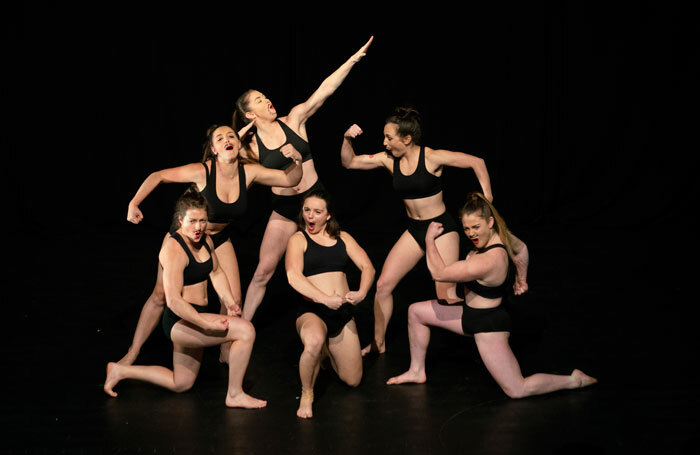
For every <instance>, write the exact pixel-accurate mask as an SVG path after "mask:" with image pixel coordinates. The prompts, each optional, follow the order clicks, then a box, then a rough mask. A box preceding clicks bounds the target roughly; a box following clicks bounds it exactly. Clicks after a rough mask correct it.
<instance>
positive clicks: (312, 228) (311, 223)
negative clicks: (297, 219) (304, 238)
mask: <svg viewBox="0 0 700 455" xmlns="http://www.w3.org/2000/svg"><path fill="white" fill-rule="evenodd" d="M306 225H307V226H308V227H309V232H313V231H314V229H316V223H314V222H313V221H307V222H306Z"/></svg>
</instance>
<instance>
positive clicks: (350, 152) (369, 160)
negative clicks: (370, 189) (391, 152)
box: [340, 125, 391, 170]
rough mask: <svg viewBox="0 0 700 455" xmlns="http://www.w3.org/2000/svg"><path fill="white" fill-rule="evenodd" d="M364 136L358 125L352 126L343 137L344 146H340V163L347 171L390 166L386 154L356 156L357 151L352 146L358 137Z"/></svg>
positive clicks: (388, 167)
mask: <svg viewBox="0 0 700 455" xmlns="http://www.w3.org/2000/svg"><path fill="white" fill-rule="evenodd" d="M360 134H362V129H361V128H360V127H359V126H357V125H352V126H351V127H350V128H348V130H347V131H346V132H345V134H344V135H343V145H341V146H340V162H341V163H342V165H343V167H344V168H346V169H362V170H367V169H375V168H378V167H382V166H384V167H386V168H387V169H391V167H390V166H388V162H389V160H390V158H389V157H388V156H387V155H386V153H379V154H377V155H355V149H354V147H353V146H352V141H353V139H355V138H356V137H357V136H359V135H360Z"/></svg>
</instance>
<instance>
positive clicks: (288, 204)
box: [270, 180, 325, 223]
mask: <svg viewBox="0 0 700 455" xmlns="http://www.w3.org/2000/svg"><path fill="white" fill-rule="evenodd" d="M318 189H325V188H324V187H323V184H322V183H321V182H320V181H319V180H317V181H316V183H314V184H313V185H312V186H311V188H309V189H308V190H306V191H304V192H303V193H299V194H295V195H293V196H281V195H279V194H275V193H272V198H271V200H270V202H271V204H272V210H274V211H275V212H277V213H279V214H280V215H282V216H283V217H285V218H287V219H288V220H291V221H294V222H295V223H296V222H297V221H299V213H301V207H302V205H303V204H304V197H305V196H306V194H307V193H309V192H311V191H313V190H318Z"/></svg>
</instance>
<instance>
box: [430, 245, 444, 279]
mask: <svg viewBox="0 0 700 455" xmlns="http://www.w3.org/2000/svg"><path fill="white" fill-rule="evenodd" d="M425 262H426V263H427V265H428V271H430V275H431V276H432V277H433V280H435V281H442V280H441V278H442V272H443V270H444V269H445V262H444V261H443V260H442V257H441V256H440V252H439V251H438V249H437V246H436V245H435V239H426V241H425Z"/></svg>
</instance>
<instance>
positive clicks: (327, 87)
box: [289, 37, 374, 125]
mask: <svg viewBox="0 0 700 455" xmlns="http://www.w3.org/2000/svg"><path fill="white" fill-rule="evenodd" d="M373 39H374V37H370V39H369V41H367V42H366V43H365V45H364V46H362V47H361V48H360V50H358V51H357V52H355V53H354V54H353V55H352V56H351V57H350V58H349V59H348V60H347V61H346V62H345V63H343V64H342V65H341V66H340V68H338V69H337V70H335V71H334V72H333V74H331V75H330V76H328V77H327V78H326V79H325V80H324V81H323V82H322V83H321V85H320V86H319V87H318V88H317V89H316V91H315V92H314V93H313V94H312V95H311V97H309V99H308V100H306V101H305V102H303V103H301V104H299V105H298V106H295V107H294V108H293V109H292V110H291V111H290V112H289V117H290V119H294V120H293V122H298V124H299V125H304V124H305V123H306V121H307V120H308V119H309V117H311V116H312V115H314V114H315V113H316V111H317V110H318V109H319V108H320V107H321V106H322V105H323V103H324V102H325V101H326V100H327V99H328V97H329V96H331V95H332V94H333V93H334V92H335V91H336V90H337V89H338V87H340V84H342V83H343V81H344V80H345V78H346V77H347V76H348V74H350V70H351V69H352V67H353V66H355V63H357V62H359V61H360V60H361V59H362V57H364V56H365V55H366V54H367V49H368V48H369V45H370V44H372V40H373Z"/></svg>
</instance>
